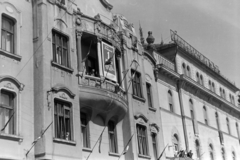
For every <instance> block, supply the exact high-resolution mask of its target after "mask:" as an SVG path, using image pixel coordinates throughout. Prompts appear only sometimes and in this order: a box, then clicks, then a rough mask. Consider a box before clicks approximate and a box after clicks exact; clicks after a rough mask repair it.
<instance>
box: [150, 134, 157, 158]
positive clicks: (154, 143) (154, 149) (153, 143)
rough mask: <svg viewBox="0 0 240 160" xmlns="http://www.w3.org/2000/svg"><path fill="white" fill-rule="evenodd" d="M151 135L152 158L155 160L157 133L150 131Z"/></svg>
mask: <svg viewBox="0 0 240 160" xmlns="http://www.w3.org/2000/svg"><path fill="white" fill-rule="evenodd" d="M151 137H152V145H153V155H154V159H155V160H157V159H158V153H157V134H156V133H152V135H151Z"/></svg>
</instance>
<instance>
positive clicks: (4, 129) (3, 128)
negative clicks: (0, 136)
mask: <svg viewBox="0 0 240 160" xmlns="http://www.w3.org/2000/svg"><path fill="white" fill-rule="evenodd" d="M14 114H15V112H13V114H12V115H11V117H10V118H9V119H8V121H7V123H6V124H5V125H4V127H3V128H2V129H1V132H2V131H4V130H5V128H6V127H7V125H8V124H9V122H10V121H11V119H12V117H13V115H14Z"/></svg>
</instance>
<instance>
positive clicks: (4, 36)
mask: <svg viewBox="0 0 240 160" xmlns="http://www.w3.org/2000/svg"><path fill="white" fill-rule="evenodd" d="M6 36H7V35H6V32H5V31H2V49H3V50H6V39H7V38H6Z"/></svg>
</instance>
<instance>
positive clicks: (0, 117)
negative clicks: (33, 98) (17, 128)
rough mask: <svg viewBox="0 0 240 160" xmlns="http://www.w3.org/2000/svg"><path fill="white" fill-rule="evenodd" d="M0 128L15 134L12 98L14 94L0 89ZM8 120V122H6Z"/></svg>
mask: <svg viewBox="0 0 240 160" xmlns="http://www.w3.org/2000/svg"><path fill="white" fill-rule="evenodd" d="M0 96H1V97H0V100H1V102H0V130H1V129H3V128H4V126H5V125H6V127H5V129H4V131H3V132H4V133H7V134H15V133H14V125H15V124H14V121H15V119H14V116H12V115H13V113H14V102H15V101H14V99H15V95H14V94H13V93H12V92H8V91H5V90H1V95H0ZM8 121H9V122H8Z"/></svg>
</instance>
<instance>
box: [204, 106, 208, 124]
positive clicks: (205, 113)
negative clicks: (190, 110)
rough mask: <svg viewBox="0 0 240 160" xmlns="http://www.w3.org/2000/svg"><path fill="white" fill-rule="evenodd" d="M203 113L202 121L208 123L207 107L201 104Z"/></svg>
mask: <svg viewBox="0 0 240 160" xmlns="http://www.w3.org/2000/svg"><path fill="white" fill-rule="evenodd" d="M203 115H204V122H205V124H206V125H208V116H207V108H206V107H205V106H203Z"/></svg>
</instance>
